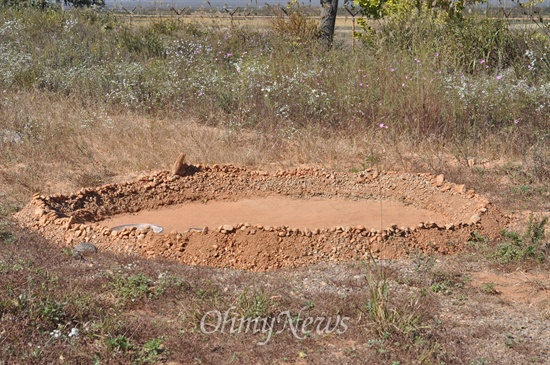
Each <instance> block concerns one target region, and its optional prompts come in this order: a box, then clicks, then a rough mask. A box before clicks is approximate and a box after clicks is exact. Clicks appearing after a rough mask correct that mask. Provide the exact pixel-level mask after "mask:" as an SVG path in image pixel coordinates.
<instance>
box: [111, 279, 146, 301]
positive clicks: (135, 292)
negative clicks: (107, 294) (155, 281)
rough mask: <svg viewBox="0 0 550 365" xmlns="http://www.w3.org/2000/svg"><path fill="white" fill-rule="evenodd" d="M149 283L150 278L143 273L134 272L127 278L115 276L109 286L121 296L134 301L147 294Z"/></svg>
mask: <svg viewBox="0 0 550 365" xmlns="http://www.w3.org/2000/svg"><path fill="white" fill-rule="evenodd" d="M151 284H152V280H151V278H149V277H148V276H146V275H143V274H136V275H132V276H130V277H128V278H124V277H118V278H116V280H115V281H114V282H112V283H111V287H112V288H113V289H114V290H115V292H116V293H117V294H118V295H120V296H121V297H122V298H124V299H130V300H132V301H134V300H136V299H140V298H143V297H146V296H147V295H148V294H149V287H150V286H151Z"/></svg>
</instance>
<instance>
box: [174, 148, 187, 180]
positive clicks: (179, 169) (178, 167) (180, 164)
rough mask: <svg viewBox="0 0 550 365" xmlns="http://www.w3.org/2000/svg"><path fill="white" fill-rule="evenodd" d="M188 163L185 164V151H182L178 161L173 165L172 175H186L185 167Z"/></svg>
mask: <svg viewBox="0 0 550 365" xmlns="http://www.w3.org/2000/svg"><path fill="white" fill-rule="evenodd" d="M186 166H187V165H186V164H185V153H180V155H179V156H178V158H177V159H176V161H175V162H174V165H173V166H172V171H171V173H172V175H180V176H183V175H185V167H186Z"/></svg>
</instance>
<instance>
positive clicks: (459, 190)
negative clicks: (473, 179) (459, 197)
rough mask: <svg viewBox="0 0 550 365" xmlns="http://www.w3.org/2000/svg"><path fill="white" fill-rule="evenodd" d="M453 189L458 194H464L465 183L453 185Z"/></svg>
mask: <svg viewBox="0 0 550 365" xmlns="http://www.w3.org/2000/svg"><path fill="white" fill-rule="evenodd" d="M454 190H455V191H456V192H457V193H459V194H464V193H465V192H466V185H464V184H460V185H455V186H454Z"/></svg>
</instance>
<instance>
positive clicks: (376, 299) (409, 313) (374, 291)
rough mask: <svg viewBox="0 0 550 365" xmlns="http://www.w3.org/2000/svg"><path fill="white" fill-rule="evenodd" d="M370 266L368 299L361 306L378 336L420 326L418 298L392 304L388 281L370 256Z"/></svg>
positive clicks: (406, 330)
mask: <svg viewBox="0 0 550 365" xmlns="http://www.w3.org/2000/svg"><path fill="white" fill-rule="evenodd" d="M370 262H371V263H372V265H371V267H369V269H368V270H367V274H366V279H367V285H368V292H369V299H368V300H367V302H366V303H365V304H364V305H363V307H362V308H361V310H362V311H364V312H365V313H366V314H367V316H368V317H369V318H370V320H371V321H372V323H373V324H374V325H375V330H376V332H377V333H378V335H379V336H381V337H384V336H386V335H387V334H390V333H392V332H395V331H397V332H398V333H405V334H406V333H409V332H410V331H412V330H417V329H419V328H421V327H422V325H421V319H422V318H421V315H420V314H419V313H417V311H416V309H417V305H418V298H411V299H410V300H409V301H408V302H405V303H404V304H401V305H397V306H393V305H392V303H391V300H390V291H389V283H388V279H387V277H386V274H385V272H384V270H383V268H382V267H381V266H380V264H379V263H378V262H377V261H376V259H375V258H374V257H372V256H371V258H370Z"/></svg>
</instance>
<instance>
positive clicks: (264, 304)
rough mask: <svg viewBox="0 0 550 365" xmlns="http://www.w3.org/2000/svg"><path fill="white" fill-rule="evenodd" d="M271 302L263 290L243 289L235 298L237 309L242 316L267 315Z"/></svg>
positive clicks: (255, 316)
mask: <svg viewBox="0 0 550 365" xmlns="http://www.w3.org/2000/svg"><path fill="white" fill-rule="evenodd" d="M272 304H273V303H272V302H271V299H269V297H268V296H267V294H266V293H265V292H264V291H263V290H260V291H256V290H253V291H249V290H245V291H244V292H243V293H241V295H240V296H239V298H238V299H237V310H238V311H239V312H240V313H241V315H242V316H243V318H258V317H267V316H268V314H269V311H270V308H271V306H272Z"/></svg>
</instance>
